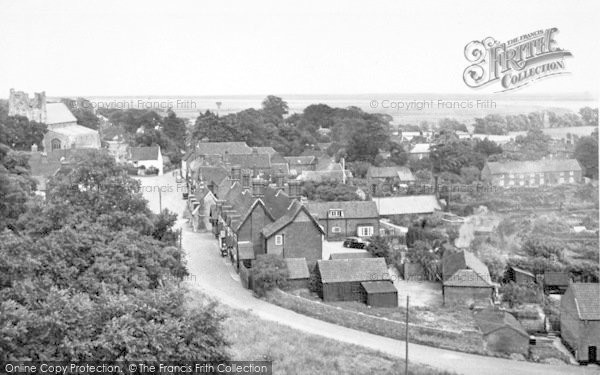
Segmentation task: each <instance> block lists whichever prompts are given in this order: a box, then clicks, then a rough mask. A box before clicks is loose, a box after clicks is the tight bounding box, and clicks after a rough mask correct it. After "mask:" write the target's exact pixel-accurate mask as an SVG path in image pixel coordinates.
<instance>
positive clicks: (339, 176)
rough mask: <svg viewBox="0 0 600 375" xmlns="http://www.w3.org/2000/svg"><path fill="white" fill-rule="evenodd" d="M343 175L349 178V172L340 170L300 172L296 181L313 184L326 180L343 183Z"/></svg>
mask: <svg viewBox="0 0 600 375" xmlns="http://www.w3.org/2000/svg"><path fill="white" fill-rule="evenodd" d="M344 174H346V177H347V178H348V177H350V175H349V171H342V170H340V169H335V170H323V171H302V173H301V174H300V175H299V176H298V180H300V181H314V182H321V181H326V180H335V181H343V180H344Z"/></svg>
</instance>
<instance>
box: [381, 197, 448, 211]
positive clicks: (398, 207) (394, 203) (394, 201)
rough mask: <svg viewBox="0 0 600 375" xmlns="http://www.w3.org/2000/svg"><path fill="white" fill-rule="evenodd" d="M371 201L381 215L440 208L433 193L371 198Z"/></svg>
mask: <svg viewBox="0 0 600 375" xmlns="http://www.w3.org/2000/svg"><path fill="white" fill-rule="evenodd" d="M373 201H374V202H375V203H376V204H377V207H378V209H379V214H380V215H382V216H386V215H408V214H429V213H433V212H435V211H438V210H441V209H442V207H441V206H440V202H439V201H438V200H437V198H436V196H435V195H407V196H403V197H384V198H373Z"/></svg>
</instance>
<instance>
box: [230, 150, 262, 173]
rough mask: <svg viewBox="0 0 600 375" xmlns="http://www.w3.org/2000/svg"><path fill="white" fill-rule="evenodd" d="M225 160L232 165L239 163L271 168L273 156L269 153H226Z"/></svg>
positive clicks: (244, 165)
mask: <svg viewBox="0 0 600 375" xmlns="http://www.w3.org/2000/svg"><path fill="white" fill-rule="evenodd" d="M223 161H224V162H225V163H227V164H231V165H239V166H240V167H242V168H243V169H245V168H249V169H251V168H261V169H268V168H271V157H270V156H269V154H259V153H252V152H251V153H245V154H226V155H224V156H223Z"/></svg>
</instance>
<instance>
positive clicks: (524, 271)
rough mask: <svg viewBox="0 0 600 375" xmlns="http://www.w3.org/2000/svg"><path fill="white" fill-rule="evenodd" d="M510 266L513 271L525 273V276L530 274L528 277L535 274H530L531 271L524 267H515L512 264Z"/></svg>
mask: <svg viewBox="0 0 600 375" xmlns="http://www.w3.org/2000/svg"><path fill="white" fill-rule="evenodd" d="M511 268H512V269H513V270H514V271H515V272H519V273H522V274H525V275H527V276H530V277H535V275H534V274H532V273H531V272H529V271H527V270H524V269H522V268H519V267H515V266H512V267H511Z"/></svg>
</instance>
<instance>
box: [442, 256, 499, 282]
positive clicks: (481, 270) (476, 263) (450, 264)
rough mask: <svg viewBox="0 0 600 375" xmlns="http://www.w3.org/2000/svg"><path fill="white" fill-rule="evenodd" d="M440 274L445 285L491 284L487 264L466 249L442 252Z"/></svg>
mask: <svg viewBox="0 0 600 375" xmlns="http://www.w3.org/2000/svg"><path fill="white" fill-rule="evenodd" d="M442 274H443V279H444V285H445V286H446V285H447V286H474V287H480V286H492V282H491V278H490V273H489V270H488V268H487V266H486V265H485V264H483V262H481V261H480V260H479V259H478V258H477V257H476V256H475V255H473V254H472V253H470V252H468V251H466V250H461V251H459V252H457V253H454V254H449V253H447V252H446V253H444V257H443V259H442Z"/></svg>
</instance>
